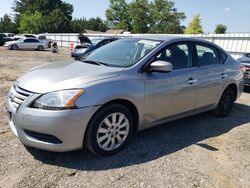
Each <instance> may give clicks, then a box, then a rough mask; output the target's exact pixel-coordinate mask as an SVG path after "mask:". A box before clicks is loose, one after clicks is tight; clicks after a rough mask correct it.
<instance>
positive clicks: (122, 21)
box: [106, 0, 131, 30]
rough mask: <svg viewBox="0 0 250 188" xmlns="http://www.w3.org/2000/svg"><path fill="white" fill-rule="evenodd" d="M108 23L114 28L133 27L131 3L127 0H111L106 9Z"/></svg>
mask: <svg viewBox="0 0 250 188" xmlns="http://www.w3.org/2000/svg"><path fill="white" fill-rule="evenodd" d="M106 17H107V23H108V26H109V27H110V28H114V29H128V30H130V29H131V22H130V16H129V5H128V4H127V3H126V1H125V0H110V5H109V8H108V9H107V10H106Z"/></svg>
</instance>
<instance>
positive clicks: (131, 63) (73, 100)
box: [7, 37, 244, 155]
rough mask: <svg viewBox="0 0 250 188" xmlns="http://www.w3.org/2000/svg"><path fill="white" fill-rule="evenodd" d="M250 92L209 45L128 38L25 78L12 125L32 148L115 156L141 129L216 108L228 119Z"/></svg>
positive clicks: (18, 86) (16, 89)
mask: <svg viewBox="0 0 250 188" xmlns="http://www.w3.org/2000/svg"><path fill="white" fill-rule="evenodd" d="M243 86H244V84H243V71H242V70H241V65H240V63H239V62H238V61H236V60H234V59H233V58H232V57H231V56H230V55H229V54H228V53H227V52H225V51H224V50H223V49H221V48H220V47H218V46H216V45H214V44H212V43H210V42H207V41H203V40H198V39H191V38H177V37H142V38H139V37H137V38H127V39H121V40H118V41H115V42H112V43H110V44H107V45H105V46H103V47H101V48H99V49H97V50H95V51H94V52H92V53H91V54H89V55H88V56H86V57H85V58H82V59H81V60H80V61H76V62H75V63H68V62H65V63H52V64H47V65H44V66H40V67H37V68H34V69H32V70H30V71H29V72H28V73H26V74H25V75H23V76H22V77H20V78H19V79H18V80H17V81H16V82H15V84H14V86H13V87H12V88H11V89H10V92H9V95H8V102H7V106H8V111H9V115H10V121H9V124H10V127H11V129H12V131H13V132H14V133H15V134H16V135H17V136H18V137H19V139H20V140H21V142H22V143H23V144H25V145H27V146H31V147H35V148H40V149H44V150H50V151H58V152H61V151H69V150H74V149H80V148H82V147H83V145H85V146H87V148H89V150H90V151H92V152H93V153H95V154H98V155H111V154H114V153H116V152H118V151H119V150H121V149H122V148H123V147H124V146H125V145H126V144H127V143H128V141H129V139H130V138H131V136H132V134H133V132H134V131H138V130H143V129H146V128H149V127H152V126H156V125H159V124H163V123H166V122H169V121H173V120H176V119H180V118H183V117H187V116H190V115H194V114H197V113H201V112H205V111H211V110H212V111H213V112H214V114H215V115H216V116H220V117H225V116H227V115H228V114H229V113H230V111H231V110H232V107H233V104H234V101H235V100H236V99H237V98H239V97H240V95H241V93H242V90H243ZM156 149H157V148H156Z"/></svg>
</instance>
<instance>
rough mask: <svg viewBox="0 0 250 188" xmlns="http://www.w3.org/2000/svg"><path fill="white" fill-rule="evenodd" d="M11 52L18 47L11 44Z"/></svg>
mask: <svg viewBox="0 0 250 188" xmlns="http://www.w3.org/2000/svg"><path fill="white" fill-rule="evenodd" d="M10 49H11V50H17V49H18V46H17V45H16V44H12V45H11V47H10Z"/></svg>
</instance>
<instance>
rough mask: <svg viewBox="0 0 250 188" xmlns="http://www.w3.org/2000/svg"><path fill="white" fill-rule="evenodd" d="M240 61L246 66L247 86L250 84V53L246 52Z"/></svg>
mask: <svg viewBox="0 0 250 188" xmlns="http://www.w3.org/2000/svg"><path fill="white" fill-rule="evenodd" d="M238 61H240V62H241V63H242V65H243V66H244V67H245V74H244V82H245V85H246V86H250V53H245V54H244V55H243V57H241V58H239V59H238Z"/></svg>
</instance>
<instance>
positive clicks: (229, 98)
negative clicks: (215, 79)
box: [213, 87, 236, 117]
mask: <svg viewBox="0 0 250 188" xmlns="http://www.w3.org/2000/svg"><path fill="white" fill-rule="evenodd" d="M235 96H236V93H235V92H234V90H233V89H232V88H231V87H227V88H226V89H225V91H224V92H223V94H222V96H221V98H220V101H219V103H218V105H217V107H216V109H215V110H214V111H213V113H214V115H215V116H217V117H226V116H228V115H229V113H230V112H231V111H232V108H233V105H234V101H235Z"/></svg>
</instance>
